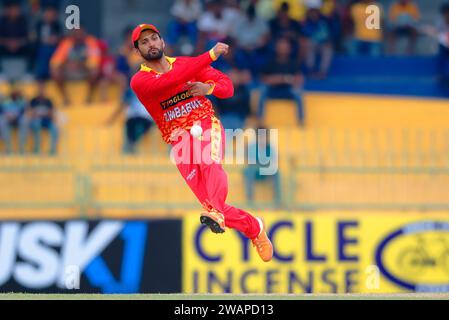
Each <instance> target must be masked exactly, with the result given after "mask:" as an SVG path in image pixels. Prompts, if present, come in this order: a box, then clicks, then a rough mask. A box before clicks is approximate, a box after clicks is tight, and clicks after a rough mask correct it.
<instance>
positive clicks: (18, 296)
mask: <svg viewBox="0 0 449 320" xmlns="http://www.w3.org/2000/svg"><path fill="white" fill-rule="evenodd" d="M423 299H424V300H434V299H443V300H449V294H421V293H412V294H365V295H362V294H334V295H332V294H302V295H294V294H285V295H281V294H265V295H252V294H248V295H240V294H225V295H223V294H220V295H215V294H114V295H105V294H27V293H5V294H0V300H423Z"/></svg>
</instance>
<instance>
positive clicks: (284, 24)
mask: <svg viewBox="0 0 449 320" xmlns="http://www.w3.org/2000/svg"><path fill="white" fill-rule="evenodd" d="M289 10H290V6H289V4H288V3H287V2H283V3H282V5H281V7H280V8H279V10H278V12H277V16H276V18H274V19H273V20H271V21H270V31H271V37H272V39H274V40H276V39H279V38H287V39H288V40H289V41H290V45H291V48H292V57H293V56H297V55H298V54H299V55H300V56H301V57H304V53H300V52H299V49H300V48H301V47H302V46H301V45H300V42H301V25H300V24H299V22H298V21H296V20H293V19H292V18H290V16H289ZM272 49H273V50H274V49H275V48H272Z"/></svg>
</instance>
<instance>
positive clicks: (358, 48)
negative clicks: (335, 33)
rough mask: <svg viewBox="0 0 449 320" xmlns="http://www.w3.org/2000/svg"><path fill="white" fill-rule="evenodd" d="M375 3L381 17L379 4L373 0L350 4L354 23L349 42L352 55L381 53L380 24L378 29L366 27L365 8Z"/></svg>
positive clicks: (377, 54) (374, 55)
mask: <svg viewBox="0 0 449 320" xmlns="http://www.w3.org/2000/svg"><path fill="white" fill-rule="evenodd" d="M370 5H375V6H378V7H379V8H380V13H381V18H382V16H383V13H382V8H381V6H380V4H379V3H378V2H377V1H375V0H360V1H359V2H357V3H354V4H353V5H352V6H351V18H352V21H353V24H354V38H353V41H352V43H351V50H350V51H351V53H352V54H353V55H369V56H373V57H376V56H380V55H381V53H382V40H383V39H382V37H383V34H382V26H380V28H379V29H376V28H373V29H369V28H367V27H366V19H367V13H366V8H367V7H368V6H370Z"/></svg>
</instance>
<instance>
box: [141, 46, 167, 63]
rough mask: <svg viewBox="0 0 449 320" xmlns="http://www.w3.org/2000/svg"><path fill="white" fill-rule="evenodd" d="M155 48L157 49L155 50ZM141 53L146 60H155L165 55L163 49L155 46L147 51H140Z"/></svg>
mask: <svg viewBox="0 0 449 320" xmlns="http://www.w3.org/2000/svg"><path fill="white" fill-rule="evenodd" d="M154 49H156V50H155V51H154V52H153V50H154ZM140 54H141V55H142V57H143V58H144V59H145V60H146V61H154V60H160V59H161V58H162V56H163V55H164V51H163V50H162V49H157V48H153V49H151V50H149V51H148V52H147V53H144V52H142V51H140Z"/></svg>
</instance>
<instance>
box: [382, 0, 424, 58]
mask: <svg viewBox="0 0 449 320" xmlns="http://www.w3.org/2000/svg"><path fill="white" fill-rule="evenodd" d="M388 19H389V24H390V30H391V31H390V34H389V49H390V52H391V53H395V52H396V46H397V39H398V38H406V39H407V42H408V45H407V53H408V54H413V53H414V52H415V44H416V38H417V36H418V32H417V30H416V24H417V23H418V21H419V19H420V12H419V8H418V6H417V5H416V4H415V3H413V1H411V0H397V1H396V2H395V3H394V4H393V5H392V6H391V7H390V12H389V15H388Z"/></svg>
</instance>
